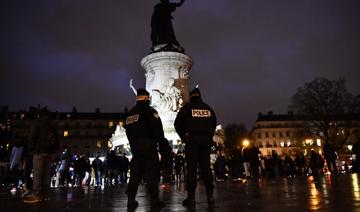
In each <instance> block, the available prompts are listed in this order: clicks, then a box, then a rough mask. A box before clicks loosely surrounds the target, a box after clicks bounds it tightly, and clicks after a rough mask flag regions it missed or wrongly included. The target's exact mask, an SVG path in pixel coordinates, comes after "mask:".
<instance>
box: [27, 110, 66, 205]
mask: <svg viewBox="0 0 360 212" xmlns="http://www.w3.org/2000/svg"><path fill="white" fill-rule="evenodd" d="M29 139H30V141H29V142H30V145H29V146H30V148H29V149H30V151H32V152H33V172H34V178H33V181H34V183H33V192H32V194H30V195H28V196H26V197H25V198H24V202H26V203H36V202H39V201H46V200H48V195H49V189H50V177H51V161H52V159H53V156H54V153H56V151H57V149H58V148H59V144H60V143H59V139H58V137H57V133H56V130H55V128H54V125H53V123H52V120H51V118H50V111H49V110H47V109H46V108H43V109H41V110H40V112H39V118H38V119H37V120H36V121H35V122H34V123H33V125H32V128H31V131H30V138H29Z"/></svg>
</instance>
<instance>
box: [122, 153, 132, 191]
mask: <svg viewBox="0 0 360 212" xmlns="http://www.w3.org/2000/svg"><path fill="white" fill-rule="evenodd" d="M119 161H120V162H119V175H120V183H121V184H126V183H127V175H128V172H129V164H130V162H129V159H128V158H127V157H126V155H125V154H123V155H120V157H119Z"/></svg>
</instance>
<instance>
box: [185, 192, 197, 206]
mask: <svg viewBox="0 0 360 212" xmlns="http://www.w3.org/2000/svg"><path fill="white" fill-rule="evenodd" d="M183 206H188V207H191V206H195V192H188V197H187V198H186V199H185V200H184V201H183Z"/></svg>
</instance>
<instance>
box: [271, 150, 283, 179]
mask: <svg viewBox="0 0 360 212" xmlns="http://www.w3.org/2000/svg"><path fill="white" fill-rule="evenodd" d="M280 162H281V161H280V158H279V156H278V154H277V153H276V152H275V150H272V151H271V167H272V168H273V170H272V171H273V176H274V177H279V176H280Z"/></svg>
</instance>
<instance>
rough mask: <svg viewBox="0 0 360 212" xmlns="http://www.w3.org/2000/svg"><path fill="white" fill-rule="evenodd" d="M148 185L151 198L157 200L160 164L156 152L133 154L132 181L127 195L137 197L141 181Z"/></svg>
mask: <svg viewBox="0 0 360 212" xmlns="http://www.w3.org/2000/svg"><path fill="white" fill-rule="evenodd" d="M142 179H144V181H145V183H146V184H147V188H148V191H149V193H150V197H151V198H153V199H157V198H158V196H159V181H160V164H159V156H158V152H157V151H156V150H148V151H142V152H141V153H139V152H137V153H133V158H132V159H131V161H130V180H129V184H128V187H127V189H126V194H128V196H131V197H135V196H136V193H137V190H138V187H139V184H140V182H141V180H142Z"/></svg>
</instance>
